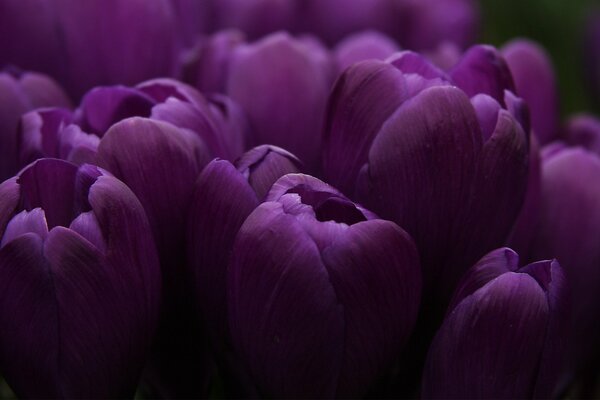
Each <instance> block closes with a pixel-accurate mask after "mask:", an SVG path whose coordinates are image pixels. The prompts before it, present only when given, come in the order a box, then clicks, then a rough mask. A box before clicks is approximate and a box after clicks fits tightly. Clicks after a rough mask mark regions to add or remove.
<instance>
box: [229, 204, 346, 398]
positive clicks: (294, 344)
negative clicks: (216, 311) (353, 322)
mask: <svg viewBox="0 0 600 400" xmlns="http://www.w3.org/2000/svg"><path fill="white" fill-rule="evenodd" d="M228 303H229V325H230V329H231V334H232V339H233V343H234V345H235V348H236V349H237V351H238V352H239V354H240V356H241V357H242V358H243V359H244V360H245V363H246V365H247V366H248V368H249V370H250V372H251V375H252V376H253V377H254V380H255V382H256V384H257V386H258V388H259V390H260V392H261V393H263V394H265V395H269V396H274V397H312V398H314V397H333V396H334V394H335V390H336V385H337V379H338V375H339V371H340V366H341V362H342V355H343V342H344V340H343V338H344V321H343V318H344V309H343V307H342V306H341V305H340V304H339V303H338V300H337V298H336V294H335V291H334V289H333V287H332V285H331V283H330V276H329V273H328V271H327V269H326V268H325V266H324V265H323V262H322V261H321V256H320V254H319V250H318V248H317V247H316V245H315V244H314V242H313V241H312V240H311V239H310V238H309V237H308V236H307V234H306V233H305V231H304V230H303V228H301V227H300V225H299V224H298V223H297V222H296V220H295V218H294V217H292V216H290V215H287V214H285V213H284V212H283V210H282V206H281V204H277V203H263V204H262V205H261V206H259V207H258V208H257V209H256V210H255V211H254V212H253V213H252V214H250V216H249V217H248V219H246V222H244V224H243V225H242V227H241V229H240V231H239V233H238V236H237V239H236V242H235V246H234V250H233V257H232V259H231V262H230V264H229V275H228ZM307 351H310V354H311V356H310V357H307V356H306V355H307Z"/></svg>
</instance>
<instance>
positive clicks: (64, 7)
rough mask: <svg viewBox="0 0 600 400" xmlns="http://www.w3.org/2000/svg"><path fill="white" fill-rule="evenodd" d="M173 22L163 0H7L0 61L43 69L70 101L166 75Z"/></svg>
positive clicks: (171, 62) (0, 17)
mask: <svg viewBox="0 0 600 400" xmlns="http://www.w3.org/2000/svg"><path fill="white" fill-rule="evenodd" d="M175 22H176V21H175V13H174V10H173V9H172V4H171V2H170V0H158V1H152V2H147V1H145V0H132V1H120V0H108V1H107V2H102V3H99V2H95V1H83V2H82V1H77V0H51V1H46V0H33V1H27V2H23V1H20V0H8V1H4V2H3V10H2V13H0V38H2V39H0V63H12V64H15V65H19V66H21V67H22V68H27V69H32V70H36V71H41V72H44V73H47V74H49V75H50V76H52V77H53V78H55V79H56V80H57V81H58V82H60V83H61V84H62V85H63V86H64V87H65V88H66V89H67V91H68V93H69V94H70V95H71V96H73V98H76V99H77V98H79V97H80V96H81V95H83V94H84V93H85V92H86V91H88V90H89V89H91V88H92V87H94V86H98V85H113V84H125V85H132V84H136V83H138V82H140V81H143V80H145V79H150V78H153V77H156V76H163V75H170V74H172V73H173V72H174V67H175V55H176V50H177V36H176V31H175V26H176V24H175ZM17 37H18V38H19V40H18V41H17V40H14V38H17ZM140 43H146V44H148V43H151V45H148V46H140V45H139V44H140ZM32 49H36V50H35V51H32Z"/></svg>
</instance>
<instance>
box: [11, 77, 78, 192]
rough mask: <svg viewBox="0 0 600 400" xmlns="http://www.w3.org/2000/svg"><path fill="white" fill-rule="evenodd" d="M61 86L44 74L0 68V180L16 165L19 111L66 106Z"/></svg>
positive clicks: (20, 113)
mask: <svg viewBox="0 0 600 400" xmlns="http://www.w3.org/2000/svg"><path fill="white" fill-rule="evenodd" d="M69 105H70V101H69V99H68V97H67V96H66V95H65V93H64V92H63V90H62V89H61V88H60V87H59V86H58V85H57V84H56V83H55V82H54V81H53V80H52V79H50V78H48V77H47V76H45V75H41V74H37V73H32V72H21V71H17V70H12V71H7V72H0V181H2V180H5V179H7V178H9V177H11V176H12V175H14V174H15V173H16V172H17V171H18V169H19V166H18V161H17V156H16V154H17V146H18V144H17V141H18V134H17V127H18V124H19V118H20V117H21V115H22V114H23V113H25V112H27V111H29V110H31V109H34V108H38V107H49V106H59V107H69Z"/></svg>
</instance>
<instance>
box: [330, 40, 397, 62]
mask: <svg viewBox="0 0 600 400" xmlns="http://www.w3.org/2000/svg"><path fill="white" fill-rule="evenodd" d="M398 50H400V48H399V46H398V44H397V43H396V42H395V41H394V40H392V39H391V38H389V37H387V36H385V35H383V34H381V33H379V32H376V31H365V32H361V33H356V34H354V35H352V36H349V37H347V38H345V39H344V40H342V41H341V42H340V43H338V44H337V46H336V47H335V49H334V57H335V61H336V63H337V69H338V71H343V70H345V69H346V68H347V67H349V66H351V65H352V64H356V63H357V62H359V61H364V60H371V59H376V60H385V59H386V58H388V57H389V56H390V55H392V54H393V53H395V52H397V51H398Z"/></svg>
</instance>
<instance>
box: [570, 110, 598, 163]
mask: <svg viewBox="0 0 600 400" xmlns="http://www.w3.org/2000/svg"><path fill="white" fill-rule="evenodd" d="M563 137H564V140H565V141H566V142H567V143H568V144H569V145H571V146H582V147H584V148H585V149H587V150H589V151H592V152H594V153H596V154H598V156H600V119H599V118H597V117H595V116H593V115H588V114H579V115H575V116H573V117H571V118H569V120H568V121H567V123H566V126H565V128H564V132H563Z"/></svg>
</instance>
